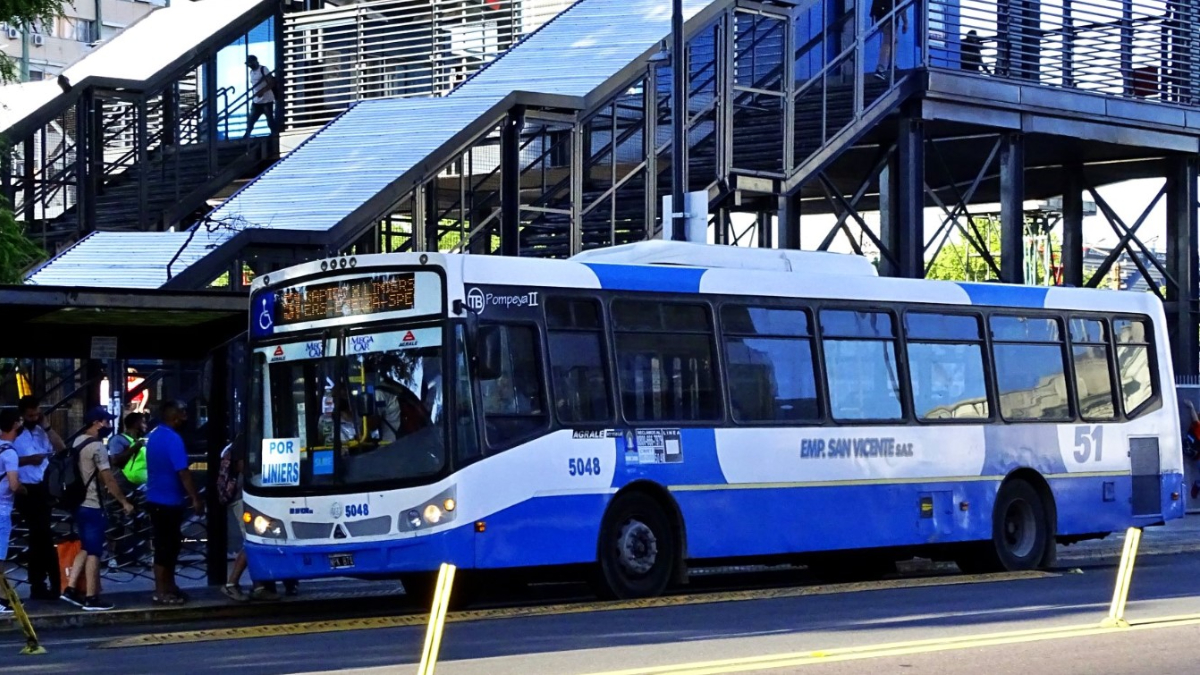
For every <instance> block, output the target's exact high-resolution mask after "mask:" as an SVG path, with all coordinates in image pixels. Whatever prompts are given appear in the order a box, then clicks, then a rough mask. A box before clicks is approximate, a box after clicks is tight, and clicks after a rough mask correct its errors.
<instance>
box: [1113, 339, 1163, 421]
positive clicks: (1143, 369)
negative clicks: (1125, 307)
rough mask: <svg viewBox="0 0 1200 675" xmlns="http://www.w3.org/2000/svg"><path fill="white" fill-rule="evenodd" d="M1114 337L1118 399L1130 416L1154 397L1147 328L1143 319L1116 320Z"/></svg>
mask: <svg viewBox="0 0 1200 675" xmlns="http://www.w3.org/2000/svg"><path fill="white" fill-rule="evenodd" d="M1113 334H1114V335H1115V336H1116V338H1117V366H1118V368H1119V369H1120V372H1121V399H1122V400H1123V401H1124V402H1125V414H1127V415H1133V414H1135V413H1137V412H1140V411H1139V410H1138V408H1141V407H1142V406H1143V405H1145V404H1146V402H1147V401H1149V400H1150V399H1151V398H1152V397H1153V396H1154V393H1155V392H1154V378H1153V376H1152V375H1151V372H1150V345H1151V341H1150V328H1149V326H1147V324H1146V322H1145V321H1141V320H1130V319H1118V320H1117V321H1114V322H1113Z"/></svg>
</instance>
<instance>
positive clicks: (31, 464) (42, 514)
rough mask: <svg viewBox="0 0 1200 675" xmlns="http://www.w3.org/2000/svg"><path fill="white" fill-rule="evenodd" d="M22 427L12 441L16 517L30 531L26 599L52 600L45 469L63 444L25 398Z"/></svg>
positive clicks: (55, 586)
mask: <svg viewBox="0 0 1200 675" xmlns="http://www.w3.org/2000/svg"><path fill="white" fill-rule="evenodd" d="M17 413H18V414H20V415H21V421H22V423H23V426H22V428H21V431H20V433H18V434H17V437H16V439H15V440H13V448H14V449H15V450H16V451H17V455H18V456H19V457H20V459H19V460H18V461H19V464H20V468H19V469H18V471H17V473H18V475H19V476H20V479H21V485H23V486H24V487H25V493H24V494H20V495H18V496H17V513H19V514H20V515H21V518H22V519H24V520H25V526H26V527H27V528H29V598H30V599H31V600H54V599H57V598H58V596H59V594H60V593H61V589H60V588H59V586H60V585H61V582H60V581H59V574H58V554H57V553H56V552H55V550H54V532H53V530H52V525H51V522H50V493H49V492H48V491H47V490H46V482H45V474H46V466H47V465H48V464H49V463H50V462H49V459H50V456H51V455H53V454H54V453H56V452H60V451H62V450H63V449H64V448H65V447H66V444H65V443H63V440H62V438H60V437H59V435H58V433H57V432H55V431H54V430H53V429H51V428H50V422H48V421H47V420H46V418H45V416H44V415H42V411H41V407H40V406H39V404H38V400H37V399H36V398H34V397H33V396H26V397H24V398H22V399H21V400H20V401H18V402H17Z"/></svg>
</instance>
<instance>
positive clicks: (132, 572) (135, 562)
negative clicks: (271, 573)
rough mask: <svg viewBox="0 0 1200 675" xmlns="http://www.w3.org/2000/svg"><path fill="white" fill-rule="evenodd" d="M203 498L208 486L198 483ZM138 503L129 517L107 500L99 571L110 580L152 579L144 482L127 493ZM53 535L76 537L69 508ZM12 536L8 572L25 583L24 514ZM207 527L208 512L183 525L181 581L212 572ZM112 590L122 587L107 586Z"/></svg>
mask: <svg viewBox="0 0 1200 675" xmlns="http://www.w3.org/2000/svg"><path fill="white" fill-rule="evenodd" d="M195 475H196V482H197V485H198V486H203V484H204V482H203V480H204V479H203V472H200V473H199V474H195ZM200 495H201V499H203V498H204V489H203V487H200ZM128 497H129V500H130V501H131V502H133V504H134V507H135V508H134V512H133V514H132V515H129V516H126V515H125V513H124V512H123V511H122V510H121V507H120V505H119V504H117V503H116V501H115V500H113V499H107V500H105V512H106V515H107V517H108V531H107V540H108V541H107V546H106V547H105V551H104V556H103V558H102V559H101V560H100V574H101V576H102V577H103V578H104V580H105V581H106V582H108V583H110V584H111V583H116V584H120V583H127V582H132V581H136V580H138V579H145V580H147V581H151V582H152V581H153V580H154V549H153V546H152V544H151V541H152V537H151V533H152V532H151V528H150V516H149V515H148V514H147V512H146V489H145V486H142V487H140V488H138V489H136V490H134V491H132V493H131V494H130V495H128ZM53 523H54V533H55V540H56V541H62V540H65V539H68V538H70V537H71V536H73V532H74V529H73V525H72V517H71V516H70V514H68V513H66V512H65V511H55V512H54V516H53ZM13 525H14V527H13V534H12V541H11V543H10V545H9V549H8V560H7V561H5V568H6V569H5V574H6V576H7V577H8V579H9V581H12V582H13V583H14V584H15V585H24V584H25V583H26V579H27V576H26V572H27V566H28V559H29V530H28V528H27V527H26V526H25V523H24V522H23V521H22V520H21V518H20V516H19V515H17V514H14V523H13ZM207 541H208V527H207V524H206V521H205V518H204V517H197V516H195V515H193V514H192V513H191V512H190V511H189V512H188V517H187V519H186V520H185V521H184V524H183V548H182V551H181V553H180V555H179V566H178V567H177V568H176V570H175V573H176V575H177V576H179V577H180V578H181V579H183V580H187V581H193V582H197V583H203V582H204V580H205V578H206V576H207V572H208V567H207V565H206V558H205V555H206V546H207ZM109 590H110V591H119V590H120V589H119V588H113V587H111V586H109Z"/></svg>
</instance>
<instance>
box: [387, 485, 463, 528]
mask: <svg viewBox="0 0 1200 675" xmlns="http://www.w3.org/2000/svg"><path fill="white" fill-rule="evenodd" d="M456 496H457V494H456V490H455V488H454V486H451V487H449V488H446V489H445V490H443V491H442V492H441V494H439V495H437V496H435V497H434V498H433V499H430V500H428V501H426V502H424V503H422V504H420V505H419V506H416V507H415V508H411V509H405V510H403V511H401V512H400V518H399V523H398V529H399V530H400V531H401V532H416V531H418V530H424V529H428V528H430V527H433V526H434V525H444V524H446V523H449V522H451V521H453V520H454V519H455V517H456V516H457V515H458V500H457V499H456Z"/></svg>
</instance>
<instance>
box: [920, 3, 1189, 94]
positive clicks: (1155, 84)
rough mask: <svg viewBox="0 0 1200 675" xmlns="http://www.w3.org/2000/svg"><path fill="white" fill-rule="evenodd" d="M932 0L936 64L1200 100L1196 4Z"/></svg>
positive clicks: (1054, 83)
mask: <svg viewBox="0 0 1200 675" xmlns="http://www.w3.org/2000/svg"><path fill="white" fill-rule="evenodd" d="M927 7H928V17H927V18H928V27H929V31H928V36H929V37H928V39H929V55H930V62H929V63H930V65H931V66H933V67H941V68H954V69H962V70H968V71H973V72H979V73H981V74H984V75H990V76H994V77H1000V78H1006V79H1014V80H1023V81H1029V82H1031V83H1036V84H1040V85H1043V86H1053V87H1063V88H1070V89H1080V90H1086V91H1094V92H1097V93H1104V94H1110V95H1115V96H1121V97H1126V98H1138V99H1148V100H1156V101H1164V102H1173V103H1180V104H1185V105H1191V104H1194V103H1196V102H1197V98H1198V97H1200V77H1198V72H1197V70H1198V69H1197V63H1198V62H1200V4H1197V3H1194V2H1180V1H1178V0H1046V1H1042V2H1027V1H1025V0H1001V1H1000V2H995V1H994V0H992V1H989V0H960V2H958V3H956V4H946V3H936V2H935V3H930V4H929V5H928V6H927Z"/></svg>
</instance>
